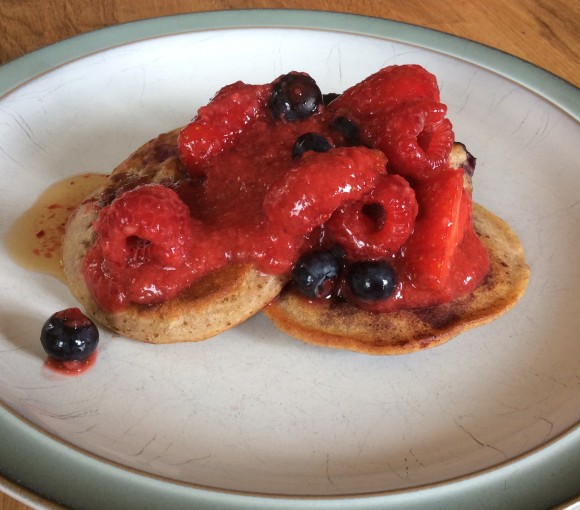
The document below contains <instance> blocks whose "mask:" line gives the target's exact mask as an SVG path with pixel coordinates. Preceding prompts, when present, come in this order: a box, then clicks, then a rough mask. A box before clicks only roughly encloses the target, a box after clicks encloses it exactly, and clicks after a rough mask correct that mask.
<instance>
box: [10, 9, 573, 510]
mask: <svg viewBox="0 0 580 510" xmlns="http://www.w3.org/2000/svg"><path fill="white" fill-rule="evenodd" d="M231 28H311V29H316V30H332V31H338V32H346V33H351V34H359V35H363V36H372V37H378V38H382V39H389V40H394V41H398V42H403V43H408V44H412V45H415V46H419V47H424V48H427V49H430V50H435V51H438V52H440V53H443V54H445V55H450V56H453V57H457V58H459V59H461V60H463V61H466V62H470V63H473V64H477V65H479V66H482V67H484V68H485V69H487V70H489V71H492V72H495V73H497V74H500V75H502V76H504V77H506V78H509V79H511V80H512V81H514V82H516V83H518V84H519V85H521V86H522V87H524V88H526V89H528V90H530V91H533V92H534V93H536V94H538V95H541V96H542V97H543V98H545V99H546V100H548V101H550V102H551V103H553V104H554V105H555V106H557V107H559V108H561V109H562V110H564V111H565V112H567V113H568V114H569V115H570V116H572V117H573V118H575V119H578V118H579V117H580V93H579V90H578V88H576V87H574V86H573V85H571V84H570V83H568V82H566V81H564V80H561V79H559V78H557V77H556V76H554V75H552V74H550V73H548V72H546V71H544V70H542V69H540V68H538V67H535V66H533V65H531V64H529V63H527V62H524V61H522V60H520V59H517V58H516V57H513V56H511V55H508V54H505V53H502V52H500V51H497V50H494V49H492V48H488V47H485V46H482V45H479V44H476V43H473V42H470V41H466V40H463V39H460V38H457V37H454V36H451V35H448V34H444V33H441V32H436V31H433V30H428V29H424V28H421V27H416V26H413V25H407V24H403V23H398V22H394V21H389V20H383V19H377V18H370V17H365V16H358V15H350V14H338V13H330V12H320V11H292V10H283V11H281V10H245V11H214V12H205V13H194V14H183V15H177V16H167V17H161V18H155V19H148V20H143V21H137V22H133V23H127V24H122V25H117V26H114V27H109V28H105V29H101V30H98V31H94V32H89V33H87V34H83V35H79V36H76V37H74V38H71V39H68V40H64V41H62V42H59V43H56V44H53V45H51V46H47V47H45V48H42V49H40V50H37V51H35V52H32V53H30V54H28V55H25V56H23V57H21V58H18V59H16V60H14V61H12V62H9V63H7V64H5V65H4V66H2V67H0V97H2V96H3V95H5V94H7V93H9V92H10V91H11V90H13V89H14V88H16V87H18V86H19V85H22V84H24V83H26V82H27V81H30V80H32V79H34V78H35V77H37V76H39V75H41V74H42V73H44V72H47V71H49V70H51V69H54V68H55V67H58V66H60V65H62V64H65V63H67V62H70V61H73V60H76V59H78V58H81V57H84V56H86V55H89V54H92V53H96V52H99V51H101V50H105V49H109V48H111V47H114V46H118V45H122V44H126V43H132V42H136V41H139V40H145V39H150V38H153V37H159V36H166V35H173V34H179V33H185V32H192V31H199V30H211V29H231ZM0 432H1V433H0V475H1V476H3V477H4V478H5V480H7V481H8V482H7V483H5V484H4V487H5V489H6V490H8V491H9V492H10V493H11V494H13V495H14V496H16V497H18V491H14V490H13V486H12V483H11V482H14V483H16V484H17V485H19V486H21V487H23V488H24V493H25V492H26V489H29V490H30V491H32V492H33V493H35V494H39V495H40V496H42V497H43V498H46V499H47V500H48V501H54V502H57V503H59V504H62V505H64V506H65V507H69V508H79V509H81V508H82V509H99V510H100V509H104V508H107V509H111V510H114V509H132V508H138V509H143V510H147V509H152V510H153V509H155V510H158V509H164V510H173V509H186V508H187V509H204V510H218V509H220V510H225V509H236V510H250V509H251V510H261V509H264V510H265V509H272V510H303V509H308V510H346V509H348V510H357V509H365V510H374V509H385V510H386V509H397V510H399V509H400V510H411V509H419V508H421V509H425V508H428V509H430V510H431V509H433V510H437V509H448V508H469V509H493V508H498V509H499V508H510V509H516V510H517V509H520V508H521V509H526V510H528V509H534V508H538V509H546V508H551V507H554V506H556V505H560V504H562V503H564V502H566V501H570V500H572V499H574V498H576V497H578V495H579V492H580V426H576V427H574V428H573V429H572V430H570V431H568V432H567V433H566V434H563V435H562V436H561V437H560V438H557V439H556V440H554V441H552V442H551V443H549V444H547V445H545V446H544V447H542V448H540V449H538V450H536V451H535V452H533V453H530V454H528V455H525V456H523V457H520V458H518V459H515V460H513V461H510V462H508V463H506V464H503V465H501V466H499V467H498V468H496V469H490V470H486V471H483V472H480V473H478V474H475V475H473V476H468V477H465V478H460V479H456V480H452V481H450V482H444V483H439V484H435V485H430V486H425V487H421V488H419V489H415V490H402V491H394V492H386V493H378V494H371V495H363V496H354V497H349V496H345V497H316V498H308V497H304V498H302V497H276V496H261V495H251V494H242V493H235V492H226V491H219V490H211V489H204V488H196V487H193V486H190V485H187V484H181V483H173V482H171V481H167V480H164V479H161V478H156V477H153V476H147V475H143V474H140V473H137V472H134V471H131V470H127V469H123V468H121V467H119V466H116V465H114V464H111V463H108V462H106V461H103V460H100V459H98V458H96V457H93V456H91V455H87V454H86V453H84V452H81V451H79V450H76V449H74V448H72V447H70V446H68V445H66V444H64V443H62V442H60V441H59V440H56V439H55V438H53V437H51V436H48V435H46V434H44V433H43V432H42V431H40V430H39V429H37V428H36V427H34V426H33V425H31V424H28V423H26V422H24V421H23V420H22V419H21V418H19V417H17V416H15V415H14V414H13V413H12V412H10V411H9V410H8V409H7V408H5V407H2V406H1V405H0ZM2 485H3V482H2V480H1V479H0V486H2ZM21 499H23V500H24V501H27V498H26V497H25V496H24V495H23V496H22V498H21ZM48 501H47V508H49V507H50V506H51V505H50V503H48ZM35 506H36V504H35Z"/></svg>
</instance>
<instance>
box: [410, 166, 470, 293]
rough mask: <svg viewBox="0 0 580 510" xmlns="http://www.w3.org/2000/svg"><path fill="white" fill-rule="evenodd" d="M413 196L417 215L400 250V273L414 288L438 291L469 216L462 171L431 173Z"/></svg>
mask: <svg viewBox="0 0 580 510" xmlns="http://www.w3.org/2000/svg"><path fill="white" fill-rule="evenodd" d="M415 193H416V197H417V202H418V203H419V215H418V217H417V221H416V223H415V230H414V232H413V234H412V235H411V237H410V238H409V240H408V241H407V244H406V245H405V248H404V259H403V267H404V274H405V275H406V277H407V278H408V279H409V282H410V283H411V284H412V285H413V286H414V287H416V288H419V289H430V290H435V291H438V290H442V289H443V288H444V287H445V286H446V284H447V282H448V280H449V275H450V272H451V266H452V263H453V258H454V254H455V251H456V249H457V246H458V245H459V243H460V242H461V240H462V238H463V232H464V229H465V225H466V222H467V219H468V216H469V210H468V209H467V210H466V207H467V208H468V207H469V206H470V203H471V200H470V198H469V196H468V195H467V194H465V198H464V191H463V171H462V170H461V169H459V170H455V169H452V168H448V169H445V170H443V171H441V172H438V173H436V174H433V175H431V176H430V177H429V178H426V179H423V180H421V181H420V182H418V183H417V185H416V187H415ZM462 204H465V205H464V206H463V207H462Z"/></svg>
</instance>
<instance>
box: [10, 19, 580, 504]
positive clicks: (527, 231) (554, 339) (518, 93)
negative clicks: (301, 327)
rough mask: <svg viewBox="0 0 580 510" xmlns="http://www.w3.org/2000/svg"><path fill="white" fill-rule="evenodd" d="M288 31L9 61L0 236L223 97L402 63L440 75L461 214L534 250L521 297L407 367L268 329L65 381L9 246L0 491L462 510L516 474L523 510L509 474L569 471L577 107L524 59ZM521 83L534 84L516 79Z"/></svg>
mask: <svg viewBox="0 0 580 510" xmlns="http://www.w3.org/2000/svg"><path fill="white" fill-rule="evenodd" d="M288 14H289V16H290V18H288V19H289V20H290V21H288V27H286V28H284V27H280V26H278V27H274V28H268V27H267V26H266V25H267V24H268V23H267V21H268V19H269V18H268V17H267V16H272V13H269V14H267V15H264V13H261V15H262V18H258V20H257V21H256V19H252V20H251V19H250V18H249V17H247V16H248V15H247V13H240V14H239V16H238V17H234V13H228V14H225V13H221V14H220V15H217V14H214V15H213V16H205V17H204V16H201V15H197V16H185V17H179V18H174V19H173V20H170V19H164V20H161V21H160V20H150V21H148V22H142V23H137V24H133V25H128V26H125V27H117V28H116V30H108V31H102V32H101V33H94V34H91V35H89V36H87V37H83V38H78V39H77V40H78V41H79V43H78V45H77V46H75V40H71V41H68V42H65V43H61V44H60V45H56V46H54V47H52V48H47V49H45V50H43V51H44V52H45V54H47V55H51V56H52V58H53V60H52V61H51V60H50V59H49V60H48V62H49V64H48V65H47V64H44V65H45V66H46V68H43V67H42V66H41V65H40V64H35V65H34V66H33V67H32V70H31V69H29V67H30V65H29V66H28V68H27V69H28V70H24V69H25V68H26V66H25V65H24V64H22V62H23V60H22V59H21V60H20V61H16V62H15V63H13V64H12V66H5V67H4V68H3V69H0V76H1V77H2V79H4V80H5V81H4V83H2V82H0V84H2V85H3V86H4V89H3V90H1V91H0V93H4V95H3V96H2V97H1V98H0V172H1V181H0V182H1V184H0V193H1V197H2V198H1V200H0V234H2V237H4V235H5V233H6V231H7V230H8V228H9V227H10V225H11V224H12V223H13V222H14V220H15V219H16V218H17V217H18V216H19V215H21V214H22V213H23V212H24V210H25V209H27V208H28V207H29V206H30V205H31V204H32V202H33V201H34V200H35V199H36V197H37V196H38V195H39V194H40V193H41V192H42V191H43V190H44V189H45V188H46V187H47V186H49V185H50V184H52V183H53V182H55V181H57V180H59V179H62V178H64V177H66V176H69V175H75V174H78V173H81V172H108V171H109V170H110V169H112V168H113V167H114V166H115V165H116V164H117V163H118V162H120V161H121V160H123V159H124V158H125V157H126V156H127V155H128V154H129V153H130V152H131V151H132V150H133V149H135V148H136V147H137V146H139V145H140V144H142V143H143V142H145V141H146V140H148V139H149V138H151V137H154V136H155V135H157V134H158V133H159V132H162V131H166V130H169V129H172V128H174V127H176V126H178V125H182V124H184V123H185V122H187V121H188V120H189V119H190V118H191V117H193V115H194V114H195V111H196V109H197V108H198V107H199V106H201V105H202V104H204V103H205V102H207V101H208V100H209V99H210V98H211V96H212V95H213V94H214V92H215V91H217V90H218V89H219V88H220V87H221V86H223V85H225V84H227V83H230V82H233V81H236V80H238V79H239V80H243V81H246V82H250V83H264V82H269V81H271V80H272V79H273V78H274V77H276V76H278V75H280V74H282V73H285V72H288V71H290V70H301V71H306V72H308V73H310V74H311V75H312V76H313V77H314V78H315V79H316V80H317V82H318V84H319V85H320V87H321V89H322V90H323V91H324V92H337V91H342V90H344V89H345V88H346V87H348V86H350V85H352V84H354V83H356V82H357V81H359V80H361V79H362V78H364V77H365V76H367V75H369V74H371V73H373V72H375V71H376V70H378V69H380V68H381V67H383V66H386V65H391V64H403V63H417V64H421V65H423V66H425V67H426V68H427V69H428V70H430V71H431V72H433V73H434V74H436V75H437V76H438V78H439V84H440V88H441V96H442V101H443V102H445V103H446V104H447V105H448V108H449V114H448V116H449V118H450V119H451V120H452V122H453V124H454V130H455V133H456V136H457V137H458V139H459V140H461V141H462V142H464V143H465V144H466V145H467V146H468V148H469V150H470V151H471V152H472V153H474V154H475V155H476V156H477V158H478V168H477V171H476V175H475V199H476V200H477V201H478V202H480V203H481V204H483V205H484V206H486V207H487V208H488V209H490V210H492V211H493V212H495V213H496V214H498V215H500V216H501V217H503V218H504V219H506V220H507V221H508V222H509V223H510V224H511V225H512V227H513V228H514V230H515V231H516V232H517V233H518V234H519V235H520V237H521V240H522V242H523V244H524V246H525V248H526V252H527V256H528V262H529V264H530V266H531V268H532V280H531V282H530V286H529V288H528V291H527V293H526V295H525V296H524V298H523V300H522V301H521V302H520V304H519V305H518V306H517V307H516V308H515V309H514V310H513V311H512V312H510V313H509V315H507V316H505V317H503V318H501V319H500V320H498V321H496V322H494V323H493V324H491V325H488V326H485V327H483V328H479V329H476V330H474V331H471V332H468V333H466V334H464V335H462V336H461V337H460V338H458V339H456V340H454V341H452V342H450V343H448V344H446V345H444V346H441V347H438V348H436V349H434V350H429V351H425V352H419V353H416V354H412V355H408V356H404V357H385V358H376V357H367V356H363V355H358V354H353V353H348V352H341V351H333V350H325V349H321V348H316V347H312V346H308V345H304V344H302V343H300V342H298V341H296V340H293V339H291V338H289V337H287V336H285V335H283V334H281V333H279V332H278V331H277V330H276V329H275V328H274V327H273V326H272V325H271V324H270V323H269V321H268V320H267V319H266V318H264V317H263V316H261V315H259V316H257V317H254V318H252V319H250V320H249V321H248V322H246V323H245V324H243V325H241V326H239V327H237V328H235V329H234V330H232V331H229V332H227V333H224V334H222V335H220V336H219V337H216V338H214V339H212V340H210V341H206V342H202V343H198V344H188V345H170V346H152V345H144V344H141V343H137V342H133V341H130V340H126V339H123V338H118V337H113V336H111V335H109V334H107V333H106V332H103V335H102V340H101V344H100V348H99V357H98V361H97V363H96V365H95V366H94V367H93V368H92V369H91V370H90V371H89V372H87V373H85V374H83V375H82V376H79V377H72V378H71V377H57V376H54V375H50V374H49V373H48V372H47V371H46V370H44V369H43V362H44V354H43V351H42V348H41V346H40V343H39V341H38V335H39V331H40V328H41V326H42V324H43V322H44V320H45V319H46V318H47V317H48V316H49V315H51V314H52V313H53V312H54V311H56V310H59V309H61V308H65V307H68V306H71V305H74V300H73V298H72V297H71V295H70V293H69V291H68V289H67V288H66V287H65V286H64V285H63V284H62V283H60V282H59V281H57V280H56V279H53V278H52V277H49V276H46V275H42V274H35V273H30V272H27V271H26V270H24V269H22V268H21V267H19V266H18V265H17V264H15V263H14V262H13V261H12V260H11V259H10V258H9V257H8V256H7V254H6V250H5V247H4V246H2V257H1V259H0V275H1V284H0V286H1V289H0V293H1V296H0V400H1V401H2V403H3V405H4V407H3V408H2V409H0V420H1V421H0V427H2V430H3V432H5V433H4V437H3V439H2V444H1V445H0V448H1V449H0V451H4V452H5V456H4V461H0V471H2V472H5V473H6V475H7V476H9V477H16V475H17V474H18V473H19V469H20V470H22V471H26V472H27V473H28V475H27V476H28V478H25V480H28V481H27V483H28V484H30V485H33V486H34V487H37V488H38V490H39V491H41V492H44V493H46V494H49V495H51V497H57V496H55V494H57V495H58V497H61V498H63V499H64V500H65V501H74V502H75V504H77V505H78V506H83V507H87V508H88V507H91V506H92V505H94V504H95V503H96V502H95V501H94V499H91V500H89V501H87V496H86V493H85V495H84V496H83V491H82V490H81V489H79V487H77V488H70V487H66V484H63V483H62V481H59V479H58V476H57V473H56V472H52V471H51V469H52V467H51V468H50V469H49V468H48V466H52V464H51V459H52V460H54V459H56V458H59V459H60V462H59V463H61V464H62V469H63V470H65V471H66V470H67V469H69V470H76V469H77V468H78V467H79V466H83V467H84V468H86V469H87V473H88V474H86V475H83V476H84V478H83V477H80V478H79V479H80V480H84V481H85V482H86V483H94V484H95V486H96V487H102V488H103V491H104V493H105V494H106V496H103V497H105V498H110V499H111V502H112V503H111V504H113V505H117V506H118V505H120V504H121V503H120V501H121V499H120V498H127V499H124V500H123V501H124V503H123V504H126V505H129V506H134V507H137V506H139V507H140V508H145V507H148V505H151V504H153V503H152V502H154V501H155V498H159V497H163V498H165V499H164V502H165V504H167V505H169V506H167V508H169V507H171V505H173V506H175V507H176V508H177V507H179V505H181V504H186V503H187V504H193V503H197V504H199V505H200V506H201V505H206V506H205V507H213V506H211V505H216V508H217V507H221V508H224V507H225V506H227V505H229V506H233V507H238V508H242V507H245V505H249V506H248V507H249V508H250V507H251V508H258V507H259V505H262V504H263V505H266V506H265V508H266V507H270V508H271V507H274V508H302V507H304V508H306V507H310V508H312V505H313V504H316V505H318V506H317V508H318V507H320V508H342V507H344V508H354V507H355V505H366V507H367V508H371V507H372V505H379V504H380V505H382V506H381V508H383V507H386V506H388V505H401V504H402V503H403V502H404V504H405V505H408V507H409V508H411V507H412V505H415V504H417V505H420V504H423V503H424V501H425V499H423V498H427V497H429V498H431V499H430V501H431V502H434V503H436V504H439V503H441V504H443V503H444V502H445V501H447V502H448V501H449V499H448V498H458V497H459V498H462V497H469V498H473V497H474V494H475V495H477V494H478V493H479V492H478V491H482V490H483V489H484V488H485V485H486V484H488V486H489V487H491V486H495V487H498V486H499V485H498V484H500V483H502V482H503V481H505V480H507V478H506V477H507V476H508V474H509V475H510V476H512V475H513V477H512V478H509V479H510V480H511V482H510V484H513V487H510V486H509V485H510V484H507V482H505V485H504V490H505V494H504V495H503V496H504V498H503V501H506V500H510V501H519V500H520V499H521V498H522V497H523V496H522V487H524V485H525V483H526V482H525V481H523V480H524V477H523V475H522V477H521V478H522V481H521V484H519V482H518V481H517V480H518V478H517V476H518V474H517V473H518V470H519V471H521V472H522V473H524V474H526V473H525V471H526V470H528V471H529V472H530V470H538V472H542V468H543V469H544V471H545V469H546V468H547V467H548V466H550V462H553V461H554V459H556V458H559V459H560V460H559V461H557V462H556V464H557V465H559V466H560V467H562V466H567V467H568V468H570V467H571V468H572V475H574V473H576V474H578V451H579V448H578V445H579V441H578V439H579V437H578V430H577V425H578V422H579V418H580V391H579V389H580V384H579V383H580V380H579V374H580V343H579V342H578V331H580V314H579V313H578V303H579V302H580V241H579V238H578V231H579V226H580V221H579V220H580V202H579V201H578V196H579V193H580V172H578V160H577V155H576V152H577V151H576V145H577V141H578V139H579V137H580V128H579V126H578V122H577V116H578V110H577V107H576V110H574V107H573V104H574V101H576V104H577V101H578V94H577V91H575V90H574V89H572V88H571V87H568V86H567V85H566V84H563V83H562V82H559V81H558V80H557V79H555V78H553V77H551V76H549V75H547V74H543V73H542V72H540V71H538V70H536V69H535V68H532V67H531V66H527V65H525V64H523V63H521V62H516V64H515V65H516V67H515V68H514V69H516V70H515V71H514V72H513V73H512V75H507V74H506V73H504V72H498V71H501V70H502V67H506V66H507V63H506V60H509V62H512V63H513V62H514V61H512V60H511V59H509V57H507V56H504V55H501V54H499V53H496V52H493V51H492V50H489V49H485V48H481V47H478V46H476V45H473V46H471V45H469V44H465V42H464V41H459V40H457V39H452V38H447V37H446V36H443V35H442V34H436V33H432V32H428V31H423V30H420V29H417V28H413V27H406V26H401V25H398V24H389V23H387V22H379V23H377V21H378V20H371V22H370V24H368V25H364V26H365V27H366V28H364V29H363V28H361V26H362V25H360V23H361V18H358V17H354V16H352V17H350V16H330V15H319V16H318V15H317V16H314V18H311V21H310V23H312V24H313V25H316V22H317V21H318V22H319V27H320V28H319V29H317V28H316V27H315V26H308V27H305V28H304V27H303V28H295V27H292V26H291V25H292V21H291V20H292V19H298V18H292V16H293V15H295V14H296V13H288ZM244 16H245V17H244ZM264 16H265V17H264ZM234 20H235V21H234ZM260 20H261V21H260ZM171 21H173V22H174V23H173V24H171V23H170V22H171ZM260 23H261V24H263V25H265V26H259V25H260ZM234 24H235V25H237V26H239V25H242V26H241V27H238V28H236V27H234V26H233V25H234ZM244 24H246V25H248V28H244V27H243V25H244ZM220 25H221V27H224V28H220ZM252 25H253V27H252ZM256 25H257V26H256ZM278 25H279V24H278ZM381 31H382V32H381ZM133 41H134V42H133ZM289 41H291V44H289ZM427 43H429V45H430V46H431V47H432V48H435V49H427V48H426V47H425V46H426V45H427ZM462 45H463V46H462ZM462 53H464V54H465V55H467V56H466V57H465V58H462V57H461V55H462ZM361 56H364V58H361ZM75 57H76V58H75ZM28 58H29V60H28V61H26V60H24V63H25V64H26V62H28V64H30V63H31V62H32V63H33V64H34V63H35V62H36V60H34V59H37V55H33V56H32V57H30V56H29V57H28ZM30 59H32V60H30ZM37 60H39V59H37ZM518 66H520V67H518ZM518 70H520V71H521V72H520V71H518ZM8 72H10V76H9V77H8V78H6V73H8ZM536 75H537V76H540V77H541V78H542V80H543V81H541V82H539V81H538V80H536V79H534V80H532V81H529V79H530V76H536ZM15 84H18V85H19V86H18V87H16V88H14V85H15ZM570 105H572V106H570ZM16 176H17V177H16ZM25 422H28V424H26V423H25ZM556 440H558V441H556ZM14 445H18V446H14ZM71 446H72V448H71ZM532 452H535V453H533V454H532V455H530V453H532ZM6 455H10V458H9V460H8V461H7V460H6V459H7V457H6ZM0 457H1V456H0ZM59 469H60V468H59ZM574 469H575V470H576V471H575V472H574ZM568 471H569V470H568ZM73 472H74V471H73ZM529 472H528V473H527V475H529V474H530V473H529ZM514 473H516V474H514ZM10 475H11V476H10ZM472 475H477V476H472ZM569 475H570V473H568V475H567V476H569ZM79 476H80V475H79ZM111 478H115V479H116V480H117V482H113V483H110V479H111ZM564 478H565V477H564ZM49 482H50V483H49ZM109 483H110V485H108V484H109ZM562 483H563V485H562ZM51 484H52V489H51ZM518 484H519V485H518ZM81 485H82V484H81ZM122 485H124V486H125V487H127V488H130V489H134V490H131V491H129V490H127V491H126V493H125V494H123V492H122V489H121V486H122ZM145 487H146V488H145ZM569 487H572V486H571V485H570V486H569V485H567V482H566V480H564V482H561V483H560V485H558V483H556V484H555V486H553V487H552V489H551V494H550V495H549V496H547V497H549V498H551V500H550V501H551V502H552V503H554V502H558V501H559V500H560V499H563V498H564V497H566V496H569V494H565V493H564V492H563V491H565V490H568V489H569ZM136 491H137V492H136ZM559 491H560V492H559ZM548 492H550V491H548ZM129 493H130V495H129ZM532 494H533V493H532ZM270 496H275V497H273V498H272V499H270ZM494 497H497V496H494ZM71 498H72V499H71ZM310 498H314V499H310ZM492 501H493V497H492ZM498 501H502V500H501V499H498ZM100 503H102V500H100ZM480 503H481V501H480ZM268 505H269V506H268Z"/></svg>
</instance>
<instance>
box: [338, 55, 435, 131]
mask: <svg viewBox="0 0 580 510" xmlns="http://www.w3.org/2000/svg"><path fill="white" fill-rule="evenodd" d="M419 99H426V100H429V101H435V102H439V88H438V86H437V80H436V78H435V76H433V75H432V74H431V73H429V72H427V71H426V70H425V69H424V68H423V67H421V66H418V65H403V66H389V67H385V68H383V69H381V70H380V71H378V72H376V73H375V74H372V75H371V76H369V77H368V78H366V79H365V80H363V81H361V82H360V83H358V84H357V85H354V86H353V87H350V88H349V89H347V90H346V91H345V92H344V93H343V94H341V95H340V96H339V97H338V98H337V99H335V100H334V101H332V102H331V103H330V104H329V105H328V110H329V111H331V112H333V113H336V114H339V115H340V114H342V115H344V116H345V117H346V118H349V119H350V120H353V121H356V122H359V123H360V122H363V123H365V122H366V121H368V120H369V119H370V118H371V117H373V116H375V115H378V114H380V115H384V114H386V113H387V112H389V111H390V110H392V109H393V108H394V107H395V106H397V105H398V104H399V103H402V102H406V101H410V100H412V101H416V100H419Z"/></svg>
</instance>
